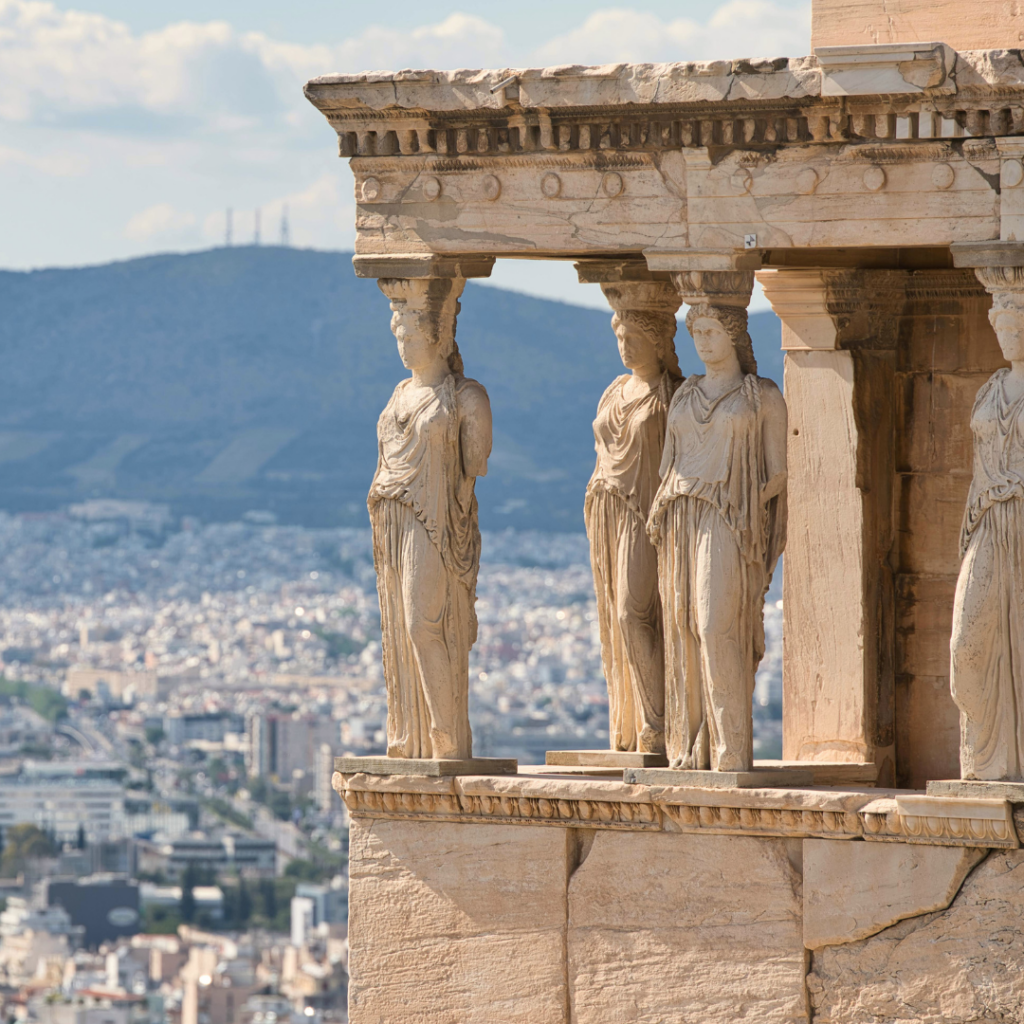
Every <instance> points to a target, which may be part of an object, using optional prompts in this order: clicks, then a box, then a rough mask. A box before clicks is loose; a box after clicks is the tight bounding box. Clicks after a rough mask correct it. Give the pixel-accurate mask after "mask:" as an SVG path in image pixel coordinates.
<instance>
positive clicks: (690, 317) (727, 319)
mask: <svg viewBox="0 0 1024 1024" xmlns="http://www.w3.org/2000/svg"><path fill="white" fill-rule="evenodd" d="M686 329H687V330H688V331H689V332H690V336H691V337H692V338H693V343H694V346H695V347H696V349H697V355H698V356H699V357H700V360H701V362H702V363H704V364H705V365H707V364H708V363H720V362H722V361H723V360H725V359H728V358H729V356H730V350H731V351H732V352H735V354H736V360H737V362H738V363H739V367H740V371H741V372H742V373H745V374H746V373H754V374H756V373H757V360H756V359H755V358H754V346H753V343H752V342H751V340H750V335H749V334H748V333H747V311H746V309H745V308H743V307H741V306H731V305H730V306H725V305H718V304H712V303H708V302H700V303H697V304H696V305H694V306H691V307H690V308H689V309H688V310H687V312H686Z"/></svg>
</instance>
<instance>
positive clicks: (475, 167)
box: [306, 0, 1024, 1024]
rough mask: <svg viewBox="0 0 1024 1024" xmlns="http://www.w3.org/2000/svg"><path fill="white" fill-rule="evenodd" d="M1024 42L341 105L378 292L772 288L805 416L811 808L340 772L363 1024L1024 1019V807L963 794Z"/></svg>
mask: <svg viewBox="0 0 1024 1024" xmlns="http://www.w3.org/2000/svg"><path fill="white" fill-rule="evenodd" d="M1022 38H1024V15H1021V14H1020V13H1019V11H1018V10H1017V7H1016V6H1015V5H1010V4H1006V3H1004V2H1002V0H962V2H956V0H936V2H926V0H900V2H898V3H895V4H892V3H884V4H883V3H882V2H881V0H855V2H846V3H839V2H836V0H828V2H820V3H819V2H816V3H815V7H814V12H813V38H812V48H813V54H812V55H810V56H800V57H791V58H780V59H773V60H753V59H735V60H720V61H713V62H707V63H678V64H618V65H610V66H604V67H578V66H562V67H552V68H542V69H509V68H503V69H495V70H481V71H466V70H460V71H450V72H444V71H399V72H395V73H383V72H374V73H367V74H339V75H330V76H325V77H323V78H318V79H314V80H313V81H311V82H310V83H309V84H308V85H307V87H306V93H307V96H308V97H309V99H310V101H311V102H312V103H313V104H314V105H315V106H316V107H317V108H318V109H319V110H320V111H322V112H323V114H324V115H325V116H326V118H327V119H328V121H329V122H330V124H331V126H332V127H333V128H334V129H335V131H336V132H337V137H338V142H339V152H340V155H341V156H342V157H344V158H346V159H349V160H350V161H351V167H352V170H353V173H354V176H355V189H356V200H357V215H356V217H357V219H356V226H357V239H356V256H355V259H354V264H355V272H356V273H357V274H358V275H360V276H363V277H370V278H379V279H384V280H387V281H389V282H393V281H395V280H399V281H401V280H407V281H418V282H430V281H438V282H453V284H452V285H451V286H450V287H449V286H448V285H447V284H446V285H445V286H444V288H442V289H441V290H443V291H445V294H446V295H447V294H448V292H449V291H450V290H451V288H454V289H455V294H456V295H457V293H458V290H460V289H461V286H462V282H464V280H465V279H468V278H473V277H486V276H487V275H488V274H489V273H490V271H491V268H492V266H493V263H494V260H495V259H496V258H498V257H503V258H504V257H511V258H520V259H559V260H571V261H573V262H574V263H575V265H576V268H577V270H578V273H579V277H580V280H581V281H584V282H600V283H603V284H605V285H609V284H614V283H616V282H619V283H627V282H650V283H656V282H657V283H661V285H662V287H661V289H650V290H649V294H650V295H651V296H659V295H663V291H664V287H667V286H671V287H672V288H674V289H675V290H676V293H677V294H678V296H679V297H680V299H681V301H682V302H684V303H686V304H688V305H693V304H699V303H710V304H714V303H729V304H732V305H734V306H739V307H743V306H745V304H746V303H747V302H748V301H749V297H750V294H751V290H752V288H753V283H754V280H755V277H756V279H757V280H758V281H759V282H760V283H761V284H762V285H763V288H764V291H765V294H766V295H767V297H768V299H769V301H770V302H771V304H772V307H773V309H774V310H775V312H776V313H777V314H778V316H779V318H780V319H781V321H782V347H783V349H784V350H785V381H784V393H785V401H786V404H787V406H788V417H789V419H788V427H787V437H786V455H787V460H788V515H789V529H788V545H787V547H786V572H785V581H784V588H785V590H784V616H785V627H784V628H785V634H784V635H785V651H784V750H783V755H784V759H785V763H786V765H790V764H791V763H795V764H797V765H798V766H799V767H800V769H801V770H802V771H803V775H801V776H800V777H799V780H798V781H799V784H794V785H790V786H785V785H780V786H773V787H771V788H744V789H738V788H727V787H726V788H703V787H686V786H673V785H658V784H656V783H655V782H652V781H644V779H645V777H644V776H643V775H640V776H637V775H636V774H633V775H630V774H629V773H628V771H627V773H626V777H625V778H623V772H622V771H619V772H618V773H616V772H615V771H613V770H602V772H598V773H595V774H588V773H587V772H586V770H583V769H579V770H574V771H568V770H564V769H562V770H560V769H559V768H557V767H555V766H549V767H546V768H545V767H541V768H536V769H529V770H523V769H520V771H519V773H518V774H500V775H499V774H477V775H459V776H447V777H446V776H436V777H429V776H427V775H423V774H419V775H417V774H392V775H386V776H385V775H378V774H373V773H368V772H365V771H364V772H359V773H355V774H352V773H338V774H336V775H335V786H336V788H337V789H338V791H339V792H340V793H341V794H342V796H343V798H344V800H345V802H346V804H347V805H348V808H349V811H350V814H351V817H352V831H351V904H350V915H351V916H350V941H351V978H352V985H351V1000H352V1002H351V1008H350V1013H351V1020H352V1021H353V1024H365V1022H370V1021H373V1022H380V1021H397V1020H416V1021H423V1022H428V1021H429V1022H434V1021H438V1022H440V1021H444V1022H452V1024H456V1022H457V1024H469V1022H480V1024H495V1022H513V1021H523V1022H529V1024H546V1022H559V1024H562V1022H565V1024H567V1022H569V1021H573V1022H579V1024H597V1022H609V1024H610V1022H613V1021H614V1022H618V1021H632V1020H636V1021H695V1022H697V1021H699V1022H702V1024H707V1022H711V1021H722V1022H726V1021H729V1022H732V1021H737V1020H749V1021H780V1022H781V1021H809V1020H820V1021H836V1022H840V1021H841V1022H843V1024H851V1022H858V1021H881V1020H901V1021H911V1020H928V1021H950V1022H952V1021H967V1020H997V1019H1006V1020H1016V1019H1021V1014H1022V1013H1024V994H1022V993H1024V981H1022V979H1024V938H1022V936H1024V854H1022V853H1021V852H1020V849H1019V847H1020V837H1021V836H1022V835H1024V806H1022V805H1024V795H1020V796H1018V795H1017V794H1018V793H1019V791H1018V790H1014V789H1013V788H1012V787H1009V788H1006V789H1005V791H1001V790H998V789H992V788H991V787H990V788H988V789H985V790H984V791H982V790H979V789H972V788H971V787H970V786H967V785H961V786H959V787H958V786H957V785H956V784H947V785H946V786H945V787H943V786H932V787H931V792H928V783H929V782H937V781H938V780H949V779H954V780H955V779H958V778H959V777H960V768H961V766H960V759H959V753H960V739H961V737H960V716H959V712H958V708H957V705H956V704H955V703H954V701H953V699H952V696H951V693H950V637H951V631H952V623H953V611H954V595H955V589H956V584H957V577H958V574H959V573H960V567H961V555H962V552H961V547H960V533H961V523H962V519H963V515H964V507H965V503H966V502H967V499H968V492H969V489H970V486H971V478H972V432H971V413H972V407H973V405H974V402H975V397H976V395H977V393H978V391H979V388H980V387H981V386H982V385H983V384H984V383H985V382H986V381H987V380H988V379H989V378H990V377H991V376H992V375H993V373H994V372H995V371H997V370H999V369H1000V368H1002V367H1004V366H1006V365H1007V363H1006V360H1005V359H1004V356H1003V353H1002V351H1001V350H1000V345H999V342H998V340H997V337H996V333H995V331H994V329H993V327H992V325H991V324H990V321H989V316H988V313H989V310H990V308H991V307H992V306H993V303H995V304H996V306H997V307H1000V308H1003V307H1005V308H1013V309H1020V308H1021V307H1022V305H1024V163H1022V160H1024V58H1022V54H1021V51H1020V50H1018V49H1011V48H1009V47H1015V46H1019V45H1020V40H1021V39H1022ZM391 287H392V290H393V286H391ZM418 287H420V289H421V290H423V289H425V288H427V287H428V285H427V284H422V285H420V286H418ZM389 294H390V293H389ZM640 294H648V293H644V292H643V291H642V290H641V291H640ZM653 301H655V300H654V299H652V302H653ZM657 301H660V302H662V304H663V303H664V300H663V298H662V299H659V300H657ZM381 309H382V313H381V329H382V338H386V334H385V331H386V321H385V309H386V306H385V304H384V300H383V299H382V306H381ZM471 369H472V368H467V373H469V372H471ZM482 383H483V384H484V385H485V386H486V384H487V381H482ZM779 383H780V384H783V382H779ZM581 502H582V495H581ZM629 779H635V780H637V781H629ZM1015 800H1016V802H1015Z"/></svg>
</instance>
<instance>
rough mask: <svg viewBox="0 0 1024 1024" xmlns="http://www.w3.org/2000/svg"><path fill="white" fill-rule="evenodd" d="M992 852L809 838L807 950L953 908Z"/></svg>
mask: <svg viewBox="0 0 1024 1024" xmlns="http://www.w3.org/2000/svg"><path fill="white" fill-rule="evenodd" d="M986 852H987V851H985V850H979V849H976V848H972V847H955V846H912V845H910V844H909V843H836V842H833V841H831V840H828V839H805V840H804V861H803V863H804V945H805V946H806V947H807V948H808V949H820V948H821V947H822V946H834V945H838V944H841V943H846V942H855V941H857V940H858V939H865V938H867V937H868V936H869V935H874V934H875V933H877V932H880V931H882V929H884V928H888V927H889V926H890V925H893V924H895V923H896V922H897V921H902V920H903V919H904V918H908V917H918V916H920V915H921V914H926V913H929V912H930V911H933V910H943V909H945V908H946V907H948V906H949V904H950V903H951V902H952V901H953V897H954V896H956V894H957V892H958V891H959V889H960V886H961V884H962V883H963V880H964V879H965V878H966V877H967V874H968V872H970V870H971V869H972V868H973V867H974V866H975V865H976V864H978V863H979V862H980V861H981V860H982V858H983V857H984V856H985V854H986Z"/></svg>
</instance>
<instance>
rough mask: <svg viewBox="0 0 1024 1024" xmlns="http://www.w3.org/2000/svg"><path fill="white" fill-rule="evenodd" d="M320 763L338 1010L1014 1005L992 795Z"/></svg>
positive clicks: (475, 1015)
mask: <svg viewBox="0 0 1024 1024" xmlns="http://www.w3.org/2000/svg"><path fill="white" fill-rule="evenodd" d="M335 779H336V784H337V785H338V787H339V790H340V791H341V792H342V795H343V796H344V797H345V800H346V803H347V805H348V807H349V810H350V812H351V813H352V814H353V822H352V830H351V844H350V856H351V863H350V875H351V888H350V894H349V908H350V919H349V941H350V947H351V954H350V971H351V985H350V1008H349V1013H350V1020H351V1022H352V1024H385V1022H388V1024H390V1022H392V1021H399V1020H400V1021H403V1022H418V1024H476V1022H479V1024H495V1022H502V1024H505V1022H516V1021H523V1022H527V1021H528V1022H530V1024H570V1022H572V1024H621V1022H623V1021H640V1022H650V1024H654V1022H693V1024H719V1022H721V1024H736V1022H737V1021H744V1022H751V1024H752V1022H758V1024H760V1022H773V1024H774V1022H781V1024H789V1022H798V1021H802V1022H809V1021H811V1020H814V1021H815V1022H826V1021H828V1022H835V1024H840V1022H842V1024H859V1022H865V1024H866V1022H872V1024H879V1022H886V1024H888V1022H893V1024H895V1022H896V1021H901V1022H903V1021H906V1022H909V1021H929V1022H932V1024H954V1022H956V1024H959V1022H967V1021H976V1020H1018V1019H1021V1011H1022V1010H1024V985H1021V978H1022V977H1024V938H1022V935H1024V852H1022V851H1021V850H1020V849H1019V837H1018V832H1019V831H1020V830H1021V829H1022V828H1024V815H1021V816H1020V818H1021V820H1020V821H1018V822H1017V825H1016V828H1015V827H1014V825H1013V821H1012V818H1011V817H1010V808H1009V805H1007V804H1005V803H1002V802H1000V801H994V800H974V801H971V800H952V799H947V800H942V799H939V798H932V797H922V796H913V797H911V796H909V795H907V796H901V795H898V794H894V793H893V792H892V791H889V792H885V791H871V790H867V791H863V790H862V791H860V792H857V791H854V790H847V791H842V790H837V789H832V790H825V789H814V790H787V791H775V792H769V791H767V790H762V791H745V792H744V791H737V790H732V791H718V792H713V791H707V790H705V791H698V790H692V789H691V790H684V789H681V788H680V789H672V788H670V787H643V786H635V785H634V786H630V785H624V784H622V783H617V782H613V781H608V780H586V779H567V778H558V777H551V778H523V777H518V778H517V777H509V778H505V779H502V778H482V777H477V778H466V779H464V780H451V779H415V778H410V777H404V778H400V779H394V778H392V779H389V780H383V779H376V780H374V779H371V778H370V777H368V776H354V777H350V778H347V779H345V780H343V781H340V782H339V781H338V780H342V777H341V776H335ZM644 800H646V801H647V802H646V803H642V802H641V801H644ZM371 805H375V806H377V807H379V808H380V811H379V812H378V813H368V809H369V808H370V807H371ZM640 808H646V810H644V811H642V812H641V811H640V810H639V809H640ZM826 808H829V809H826ZM843 808H845V810H844V809H843ZM690 812H694V813H690ZM584 814H585V815H591V817H590V818H587V817H585V816H584ZM561 815H564V816H566V818H567V819H569V820H571V822H572V823H571V824H570V823H569V821H568V820H567V821H566V823H564V824H563V822H562V821H560V820H559V816H561ZM943 815H945V821H946V822H947V825H946V826H943V827H940V819H941V818H942V817H943ZM1000 816H1001V817H1000ZM445 819H447V820H445ZM595 819H596V820H595ZM833 819H834V820H833ZM765 823H767V824H765ZM858 823H862V824H861V826H858ZM858 827H863V829H864V831H863V832H861V833H858V832H857V831H856V829H857V828H858ZM759 828H763V829H764V834H760V835H758V834H752V833H754V832H755V831H756V830H757V829H759ZM829 829H833V831H829ZM886 829H888V830H889V831H888V833H887V832H886ZM769 830H771V833H773V834H769ZM844 830H845V831H844ZM744 831H745V832H746V834H743V833H744ZM898 836H902V837H903V839H905V841H903V840H902V839H901V840H897V837H898ZM833 837H834V838H833ZM972 844H973V845H972ZM994 847H995V848H994Z"/></svg>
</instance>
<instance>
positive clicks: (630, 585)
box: [584, 373, 676, 753]
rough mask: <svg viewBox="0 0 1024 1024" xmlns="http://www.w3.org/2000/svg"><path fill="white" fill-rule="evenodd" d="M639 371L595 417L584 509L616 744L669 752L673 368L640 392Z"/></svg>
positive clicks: (615, 385)
mask: <svg viewBox="0 0 1024 1024" xmlns="http://www.w3.org/2000/svg"><path fill="white" fill-rule="evenodd" d="M630 380H632V376H631V375H630V374H623V375H622V376H621V377H617V378H616V379H615V380H614V381H613V382H612V383H611V384H610V385H609V387H608V389H607V390H606V391H605V393H604V395H602V397H601V401H600V403H599V404H598V407H597V418H596V419H595V420H594V447H595V448H596V450H597V463H596V465H595V467H594V473H593V476H591V478H590V483H589V484H588V485H587V495H586V501H585V504H584V518H585V521H586V526H587V537H588V538H589V540H590V562H591V567H592V569H593V573H594V591H595V594H596V596H597V616H598V624H599V626H600V632H601V662H602V667H603V668H604V676H605V680H606V681H607V683H608V719H609V730H608V732H609V746H610V747H611V749H612V750H644V751H654V752H659V753H660V752H663V751H664V749H665V747H664V745H665V738H664V728H665V676H664V657H663V645H662V619H661V600H660V597H659V594H658V559H657V553H656V552H655V550H654V547H653V546H652V544H651V542H650V539H649V537H648V536H647V529H646V524H647V516H648V515H649V513H650V510H651V502H652V501H653V499H654V494H655V491H656V490H657V487H658V468H659V465H660V463H661V452H662V446H663V443H664V438H665V424H666V416H667V413H668V403H669V401H670V400H671V397H672V392H673V390H674V388H675V386H676V381H675V379H674V378H672V377H671V376H670V375H669V374H668V373H664V374H662V375H661V377H660V378H659V380H658V382H657V383H656V384H655V386H654V387H648V388H647V389H646V390H644V391H643V392H642V393H641V394H639V395H638V396H636V397H634V398H628V399H627V398H626V395H625V388H626V384H627V383H628V382H629V381H630Z"/></svg>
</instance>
